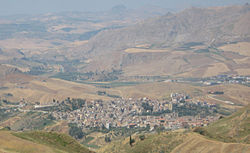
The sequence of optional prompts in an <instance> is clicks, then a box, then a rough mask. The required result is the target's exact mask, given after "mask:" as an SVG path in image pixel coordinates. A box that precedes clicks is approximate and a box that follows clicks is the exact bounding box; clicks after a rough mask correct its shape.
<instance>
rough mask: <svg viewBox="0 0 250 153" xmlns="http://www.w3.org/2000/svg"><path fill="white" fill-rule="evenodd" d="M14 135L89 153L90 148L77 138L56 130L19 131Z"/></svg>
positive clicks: (57, 147) (76, 152)
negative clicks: (80, 142) (82, 144)
mask: <svg viewBox="0 0 250 153" xmlns="http://www.w3.org/2000/svg"><path fill="white" fill-rule="evenodd" d="M12 134H13V135H15V136H17V137H19V138H22V139H25V140H29V141H32V142H35V143H40V144H45V145H48V146H50V147H52V148H56V149H59V150H64V151H67V152H71V153H89V152H91V151H89V150H88V149H86V148H84V147H83V146H81V145H80V144H79V143H78V142H77V141H76V140H74V139H73V138H71V137H70V136H68V135H65V134H59V133H54V132H42V131H34V132H19V133H12Z"/></svg>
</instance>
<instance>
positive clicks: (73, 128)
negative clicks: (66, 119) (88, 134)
mask: <svg viewBox="0 0 250 153" xmlns="http://www.w3.org/2000/svg"><path fill="white" fill-rule="evenodd" d="M69 127H70V129H69V135H70V136H72V137H74V138H75V139H82V138H83V137H84V136H85V133H83V131H82V128H80V127H78V126H77V125H76V124H73V123H69Z"/></svg>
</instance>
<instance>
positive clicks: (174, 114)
mask: <svg viewBox="0 0 250 153" xmlns="http://www.w3.org/2000/svg"><path fill="white" fill-rule="evenodd" d="M70 101H71V100H70V98H68V99H67V100H65V101H64V102H63V103H64V104H65V105H67V103H68V102H70ZM53 105H54V107H57V105H58V103H57V102H54V104H53ZM53 105H51V106H53ZM48 107H50V106H48V105H46V106H44V108H48ZM37 109H43V107H41V106H40V107H39V108H38V107H37ZM215 109H216V105H214V104H210V103H206V102H199V101H192V99H190V98H189V96H188V95H185V94H179V93H173V94H171V100H169V101H158V100H151V99H148V98H146V97H145V98H139V99H132V98H130V99H116V100H113V101H102V100H96V101H89V102H88V101H86V102H84V104H83V105H81V106H80V107H79V108H77V109H75V110H71V111H65V110H63V111H62V110H60V109H54V111H53V112H52V114H53V116H54V117H55V118H56V120H66V121H68V122H69V123H76V124H77V125H78V126H79V127H81V128H106V129H110V128H111V127H112V128H118V127H127V128H136V127H141V128H143V127H150V129H151V130H153V129H154V128H155V127H159V126H162V127H164V128H165V129H166V130H175V129H179V128H188V127H196V126H206V125H208V124H209V123H210V122H213V121H214V120H217V119H218V116H215V115H214V114H215V113H214V110H215Z"/></svg>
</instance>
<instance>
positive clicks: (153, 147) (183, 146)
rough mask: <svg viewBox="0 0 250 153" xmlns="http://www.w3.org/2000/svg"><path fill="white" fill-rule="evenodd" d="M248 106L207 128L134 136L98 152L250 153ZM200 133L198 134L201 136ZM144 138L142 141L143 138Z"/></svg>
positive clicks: (113, 143) (249, 110)
mask: <svg viewBox="0 0 250 153" xmlns="http://www.w3.org/2000/svg"><path fill="white" fill-rule="evenodd" d="M249 112H250V107H249V105H248V106H246V107H245V108H243V109H240V110H239V111H237V112H236V113H234V114H233V115H231V116H229V117H226V118H223V119H220V120H218V121H216V122H214V123H212V124H210V125H209V126H208V127H203V128H201V127H198V128H195V129H194V131H195V132H196V133H195V132H192V131H184V130H183V131H174V132H161V133H154V134H138V133H137V134H134V135H133V136H132V139H134V140H135V143H133V145H132V146H130V145H129V142H130V138H124V139H122V140H119V141H116V142H111V143H110V144H109V145H107V146H104V147H103V148H101V149H99V150H98V152H101V153H102V152H124V153H125V152H129V153H133V152H134V153H146V152H167V153H168V152H172V153H180V152H181V153H199V152H202V153H211V152H213V153H228V152H230V153H238V152H245V153H248V152H249V150H250V143H249V136H250V122H249V121H250V120H249ZM198 133H199V134H198ZM142 135H143V136H144V139H140V137H141V136H142Z"/></svg>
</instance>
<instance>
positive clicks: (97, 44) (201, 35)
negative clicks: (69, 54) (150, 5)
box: [79, 5, 250, 77]
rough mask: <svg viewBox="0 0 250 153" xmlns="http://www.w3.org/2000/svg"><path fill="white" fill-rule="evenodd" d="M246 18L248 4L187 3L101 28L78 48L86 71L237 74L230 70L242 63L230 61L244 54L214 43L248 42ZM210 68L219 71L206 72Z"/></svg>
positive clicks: (249, 32)
mask: <svg viewBox="0 0 250 153" xmlns="http://www.w3.org/2000/svg"><path fill="white" fill-rule="evenodd" d="M249 21H250V6H249V5H244V6H230V7H214V8H190V9H187V10H184V11H182V12H180V13H177V14H171V13H168V14H166V15H165V16H162V17H157V18H153V19H149V20H145V21H143V22H141V23H139V24H136V25H134V26H129V27H126V28H121V29H112V30H105V31H102V32H100V33H99V34H97V35H96V36H95V37H93V38H92V39H90V41H89V43H88V44H86V45H84V46H81V47H80V48H79V50H80V51H81V53H82V55H83V56H84V57H87V58H89V64H88V66H87V67H86V69H85V71H89V70H96V69H97V70H111V69H112V68H114V69H122V70H123V71H124V72H125V75H182V76H189V77H206V76H210V75H211V76H213V75H217V74H223V73H234V74H237V73H238V71H236V70H235V69H236V68H239V67H240V68H242V67H241V65H239V64H238V63H236V62H235V61H234V60H235V59H243V58H245V57H246V56H244V57H243V56H241V55H240V54H237V53H235V54H230V52H226V53H224V52H223V50H219V49H218V47H219V46H223V45H227V44H230V43H236V42H249V41H250V30H249V29H250V23H249ZM236 52H237V51H236ZM226 54H227V55H226ZM229 54H230V55H229ZM247 64H249V63H247ZM213 67H215V68H216V67H219V68H220V69H221V70H215V73H214V74H211V73H210V72H209V71H210V70H211V69H212V71H214V70H213ZM146 68H147V69H146ZM206 71H208V72H206Z"/></svg>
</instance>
